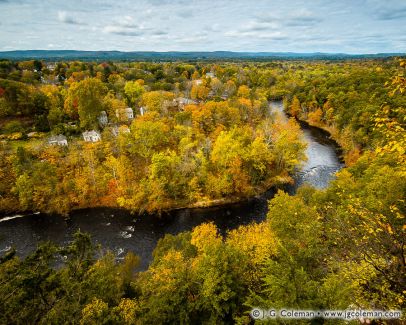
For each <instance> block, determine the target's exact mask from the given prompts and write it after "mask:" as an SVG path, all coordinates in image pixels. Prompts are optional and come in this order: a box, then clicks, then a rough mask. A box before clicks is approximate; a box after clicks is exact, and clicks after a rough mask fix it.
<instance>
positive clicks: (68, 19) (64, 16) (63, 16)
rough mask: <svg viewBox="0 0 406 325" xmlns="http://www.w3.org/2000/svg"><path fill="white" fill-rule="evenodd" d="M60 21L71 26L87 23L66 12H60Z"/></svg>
mask: <svg viewBox="0 0 406 325" xmlns="http://www.w3.org/2000/svg"><path fill="white" fill-rule="evenodd" d="M58 20H59V21H60V22H62V23H65V24H70V25H85V23H83V22H81V21H79V20H77V19H76V18H75V17H73V16H72V14H70V13H68V12H66V11H58Z"/></svg>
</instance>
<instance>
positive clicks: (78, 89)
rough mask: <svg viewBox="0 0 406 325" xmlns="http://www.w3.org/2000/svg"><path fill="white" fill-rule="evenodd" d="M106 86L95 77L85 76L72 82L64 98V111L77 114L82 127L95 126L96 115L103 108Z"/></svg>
mask: <svg viewBox="0 0 406 325" xmlns="http://www.w3.org/2000/svg"><path fill="white" fill-rule="evenodd" d="M106 93H107V88H106V86H105V85H104V84H103V83H102V82H101V81H100V80H99V79H96V78H87V79H85V80H83V81H80V82H75V83H73V84H72V85H71V86H70V87H69V89H68V93H67V96H66V99H65V111H66V112H67V113H68V114H69V115H70V116H73V117H74V116H76V115H77V116H78V117H79V120H80V126H81V127H82V128H84V129H92V128H97V125H98V120H97V118H98V116H99V114H100V112H101V111H102V110H104V109H105V105H104V100H103V99H104V96H105V95H106Z"/></svg>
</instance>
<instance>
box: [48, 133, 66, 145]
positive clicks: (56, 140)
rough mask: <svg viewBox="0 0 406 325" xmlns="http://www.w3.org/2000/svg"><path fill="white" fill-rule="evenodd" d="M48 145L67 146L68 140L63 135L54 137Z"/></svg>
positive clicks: (49, 140)
mask: <svg viewBox="0 0 406 325" xmlns="http://www.w3.org/2000/svg"><path fill="white" fill-rule="evenodd" d="M48 144H49V145H51V146H67V145H68V140H67V139H66V137H65V136H64V135H62V134H59V135H54V136H52V137H50V138H49V139H48Z"/></svg>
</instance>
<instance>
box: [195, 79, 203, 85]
mask: <svg viewBox="0 0 406 325" xmlns="http://www.w3.org/2000/svg"><path fill="white" fill-rule="evenodd" d="M202 83H203V80H202V79H196V80H193V84H194V85H196V86H199V85H201V84H202Z"/></svg>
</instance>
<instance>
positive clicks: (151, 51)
mask: <svg viewBox="0 0 406 325" xmlns="http://www.w3.org/2000/svg"><path fill="white" fill-rule="evenodd" d="M10 52H119V53H237V54H239V53H241V54H257V53H259V54H299V55H301V54H327V55H348V56H357V55H378V54H402V55H403V54H405V55H406V51H403V52H402V51H399V52H397V51H396V52H392V51H386V52H370V53H366V52H358V53H348V52H320V51H309V52H296V51H252V50H239V51H232V50H212V51H204V50H202V51H200V50H187V51H183V50H173V51H171V50H168V51H156V50H128V51H123V50H112V49H104V50H72V49H57V50H56V49H54V50H50V49H21V50H5V51H3V50H0V53H10Z"/></svg>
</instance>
